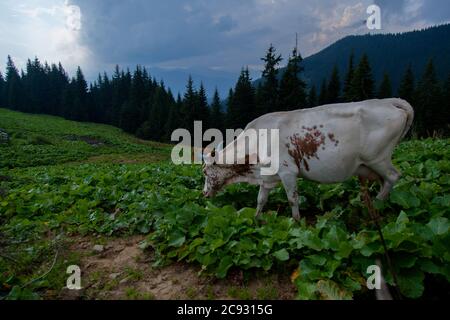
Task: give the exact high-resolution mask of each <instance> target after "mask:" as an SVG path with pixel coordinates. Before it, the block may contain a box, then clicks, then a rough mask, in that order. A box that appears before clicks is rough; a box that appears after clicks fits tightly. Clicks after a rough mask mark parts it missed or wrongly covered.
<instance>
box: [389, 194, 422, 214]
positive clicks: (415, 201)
mask: <svg viewBox="0 0 450 320" xmlns="http://www.w3.org/2000/svg"><path fill="white" fill-rule="evenodd" d="M390 200H391V202H393V203H395V204H398V205H400V206H402V207H403V208H405V209H409V208H414V207H418V206H419V205H420V200H419V198H417V197H416V196H415V195H414V194H412V193H410V192H406V191H399V190H393V191H392V192H391V196H390Z"/></svg>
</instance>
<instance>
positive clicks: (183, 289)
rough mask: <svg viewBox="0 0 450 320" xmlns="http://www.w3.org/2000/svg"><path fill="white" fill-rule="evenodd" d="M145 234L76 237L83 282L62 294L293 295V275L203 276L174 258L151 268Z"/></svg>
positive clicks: (164, 296)
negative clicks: (144, 242) (77, 289)
mask: <svg viewBox="0 0 450 320" xmlns="http://www.w3.org/2000/svg"><path fill="white" fill-rule="evenodd" d="M143 239H144V237H140V236H135V237H131V238H126V239H118V238H113V239H95V238H78V239H73V244H72V245H71V247H70V250H71V251H72V252H78V253H79V254H80V257H81V258H80V268H81V271H82V280H81V281H82V287H83V289H82V290H80V291H74V290H67V289H66V290H63V291H62V293H61V294H60V296H59V298H60V299H106V300H108V299H293V298H295V288H294V286H293V285H292V284H291V282H290V280H289V275H283V276H281V275H277V274H271V275H262V276H258V277H257V276H253V277H252V278H251V279H248V280H246V281H244V279H243V275H242V272H231V273H230V275H229V276H228V278H227V279H224V280H217V279H215V278H213V277H208V276H204V275H199V271H200V268H199V267H196V266H193V265H188V264H186V263H174V264H171V265H169V266H166V267H162V268H154V267H152V263H153V254H152V252H151V251H150V250H145V251H143V250H141V249H140V248H139V243H140V242H141V241H142V240H143Z"/></svg>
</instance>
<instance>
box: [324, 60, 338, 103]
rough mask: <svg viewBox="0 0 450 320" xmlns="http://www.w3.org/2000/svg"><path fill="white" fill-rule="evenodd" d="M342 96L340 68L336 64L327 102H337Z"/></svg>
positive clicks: (329, 84) (329, 85) (328, 89)
mask: <svg viewBox="0 0 450 320" xmlns="http://www.w3.org/2000/svg"><path fill="white" fill-rule="evenodd" d="M340 96H341V80H340V78H339V70H338V67H337V66H336V65H335V66H334V68H333V71H332V73H331V78H330V82H329V83H328V88H327V98H326V100H327V103H337V102H339V101H340Z"/></svg>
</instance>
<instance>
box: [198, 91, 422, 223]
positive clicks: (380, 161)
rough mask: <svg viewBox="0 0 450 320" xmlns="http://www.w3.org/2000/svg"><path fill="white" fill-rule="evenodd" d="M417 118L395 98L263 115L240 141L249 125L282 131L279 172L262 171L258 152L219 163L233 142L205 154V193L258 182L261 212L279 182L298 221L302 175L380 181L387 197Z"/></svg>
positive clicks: (382, 196)
mask: <svg viewBox="0 0 450 320" xmlns="http://www.w3.org/2000/svg"><path fill="white" fill-rule="evenodd" d="M413 118H414V111H413V108H412V107H411V105H410V104H409V103H408V102H406V101H405V100H402V99H394V98H393V99H383V100H367V101H362V102H354V103H341V104H331V105H325V106H320V107H317V108H312V109H302V110H295V111H289V112H276V113H270V114H266V115H263V116H261V117H259V118H257V119H256V120H254V121H252V122H251V123H249V124H248V125H247V127H246V128H245V130H244V132H243V133H242V134H241V135H240V136H239V137H238V138H237V139H236V141H237V144H239V143H241V144H242V140H243V138H242V136H243V135H244V133H245V132H246V130H248V129H256V130H259V129H269V130H270V129H279V139H280V141H279V146H280V147H279V159H278V160H279V161H278V163H279V169H278V172H277V173H276V174H274V175H261V168H262V167H263V166H266V165H267V163H264V159H266V158H264V156H263V155H260V154H255V153H254V152H253V153H252V152H249V153H247V154H245V157H246V159H245V160H246V161H245V162H243V163H245V164H231V165H230V164H217V163H216V161H215V159H217V157H220V156H226V153H227V152H234V149H233V148H231V146H232V145H234V144H230V145H228V146H227V147H226V148H225V149H223V150H221V151H219V152H216V153H215V154H212V155H211V154H209V155H208V156H206V157H205V166H204V169H203V172H204V175H205V178H206V179H205V187H204V190H203V193H204V195H205V196H206V197H211V196H214V195H215V193H216V192H218V191H219V190H221V189H222V188H223V187H224V186H225V185H228V184H231V183H236V182H248V183H251V184H256V185H259V186H260V189H259V194H258V206H257V213H256V215H257V216H259V215H260V214H261V212H262V210H263V207H264V205H265V204H266V202H267V199H268V196H269V192H270V190H271V189H272V188H274V187H275V186H276V185H277V184H278V183H279V182H280V181H281V182H282V184H283V186H284V188H285V190H286V194H287V197H288V200H289V203H290V205H291V207H292V216H293V217H294V219H297V220H298V219H299V218H300V214H299V203H298V192H297V178H299V177H300V178H304V179H308V180H312V181H316V182H319V183H336V182H343V181H345V180H347V179H349V178H350V177H352V176H359V177H360V178H363V179H364V178H365V179H370V180H373V179H379V180H380V181H381V182H382V188H381V191H380V192H379V194H378V196H377V198H378V199H382V200H383V199H386V198H387V196H388V195H389V193H390V191H391V189H392V187H393V185H394V184H395V183H396V182H397V180H398V179H399V178H400V173H399V172H398V171H397V170H396V169H395V167H394V166H393V165H392V160H391V158H392V153H393V151H394V148H395V146H396V145H397V144H398V143H399V142H400V141H401V139H402V138H403V137H404V136H405V135H406V133H407V132H408V130H409V129H410V127H411V125H412V122H413ZM247 149H248V150H249V148H247ZM247 149H246V150H247ZM250 149H251V148H250ZM263 158H264V159H263ZM250 159H257V160H258V162H255V164H251V163H254V162H250V161H249V160H250ZM241 160H242V159H241ZM241 163H242V162H241Z"/></svg>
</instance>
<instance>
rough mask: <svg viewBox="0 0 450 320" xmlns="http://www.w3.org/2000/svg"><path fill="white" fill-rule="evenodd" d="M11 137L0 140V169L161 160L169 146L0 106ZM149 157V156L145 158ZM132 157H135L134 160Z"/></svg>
mask: <svg viewBox="0 0 450 320" xmlns="http://www.w3.org/2000/svg"><path fill="white" fill-rule="evenodd" d="M1 129H3V130H4V131H6V132H7V133H8V134H9V135H10V137H11V141H10V143H9V144H7V145H6V144H0V169H1V168H23V167H35V166H42V165H54V164H62V163H67V162H73V161H75V162H80V161H85V160H88V159H90V158H92V159H91V161H103V160H107V161H114V158H115V156H117V157H118V160H117V161H120V159H122V160H124V158H131V159H133V160H134V159H140V160H142V161H146V160H150V161H152V162H153V161H155V160H164V159H168V157H169V155H170V146H168V145H165V144H162V143H156V142H149V141H144V140H139V139H137V138H135V137H133V136H131V135H129V134H126V133H124V132H123V131H122V130H121V129H118V128H115V127H112V126H109V125H101V124H94V123H82V122H74V121H68V120H65V119H63V118H59V117H54V116H48V115H32V114H25V113H19V112H14V111H10V110H7V109H0V130H1ZM124 155H125V156H124ZM146 156H147V157H150V159H147V158H146ZM135 161H136V160H135Z"/></svg>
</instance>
